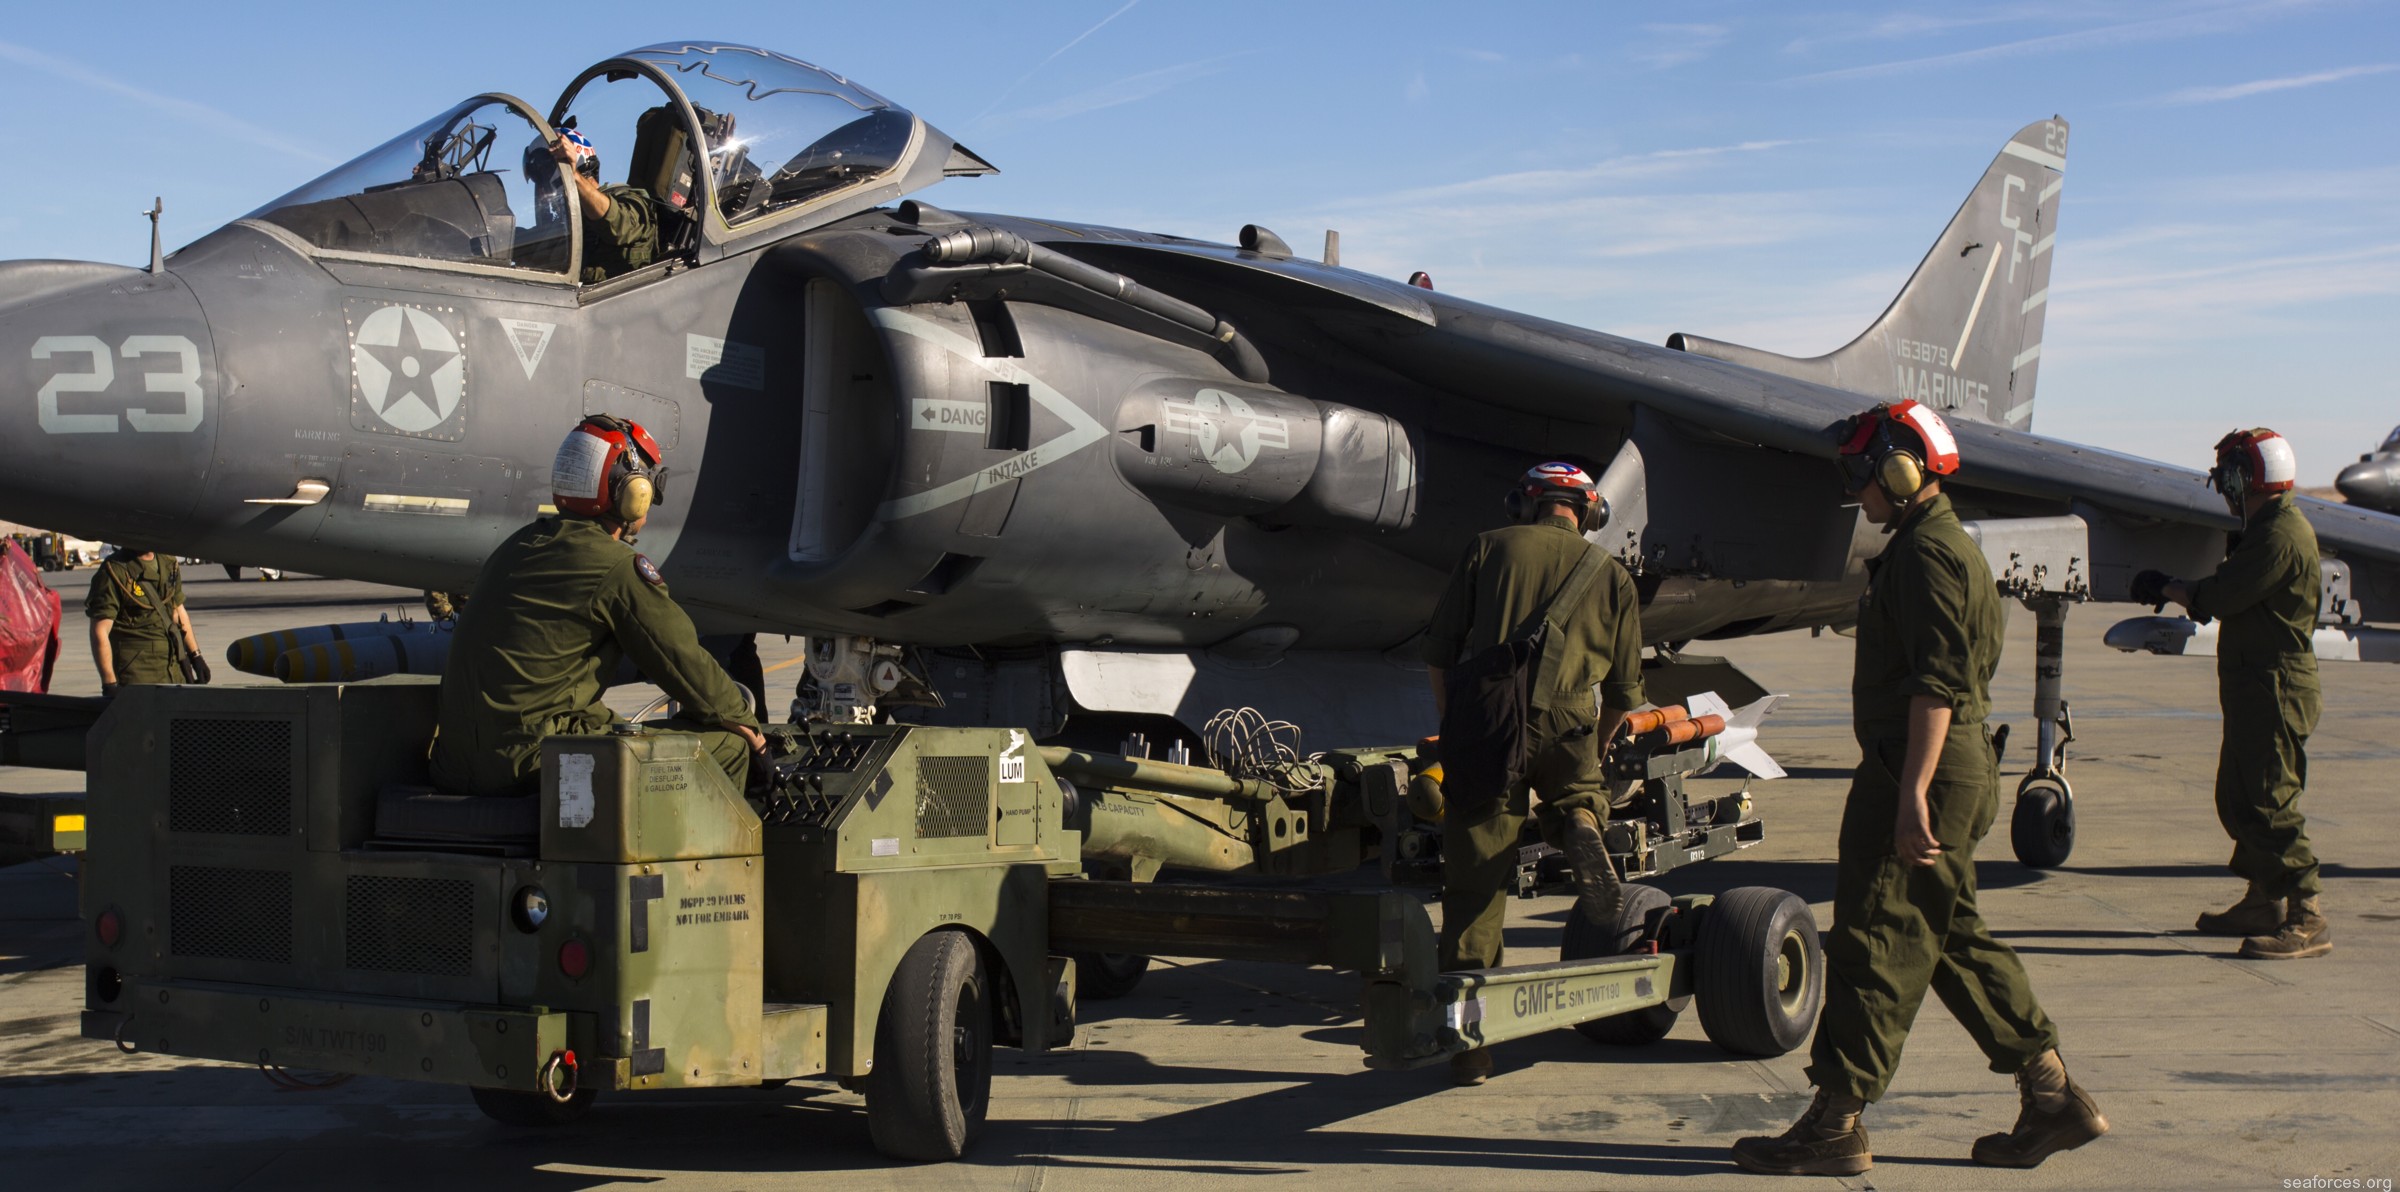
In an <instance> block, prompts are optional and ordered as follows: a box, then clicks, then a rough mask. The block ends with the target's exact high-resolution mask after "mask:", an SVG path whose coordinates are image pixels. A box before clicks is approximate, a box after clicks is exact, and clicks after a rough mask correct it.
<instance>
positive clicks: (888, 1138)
mask: <svg viewBox="0 0 2400 1192" xmlns="http://www.w3.org/2000/svg"><path fill="white" fill-rule="evenodd" d="M986 981H987V977H986V976H985V973H984V967H983V956H982V954H981V953H980V952H978V951H977V950H976V948H975V943H974V941H972V940H970V939H968V938H967V937H966V936H965V935H964V934H962V933H960V932H956V931H935V932H930V933H928V934H927V935H925V936H924V937H923V938H921V939H919V940H918V941H917V942H916V943H914V944H912V945H910V946H909V949H908V954H907V955H905V956H902V957H901V958H900V967H899V968H898V969H897V970H895V971H894V972H893V973H892V984H891V988H890V989H888V990H886V991H885V993H884V995H883V1015H882V1017H880V1018H878V1019H876V1021H875V1066H874V1068H873V1069H872V1070H871V1071H869V1072H868V1074H867V1079H866V1086H867V1087H866V1092H867V1133H868V1134H869V1135H871V1136H873V1138H874V1139H875V1149H876V1150H879V1151H882V1152H883V1153H884V1154H886V1155H890V1156H891V1157H893V1158H895V1159H915V1160H917V1161H919V1162H924V1163H946V1162H948V1161H950V1160H952V1159H956V1158H958V1157H959V1156H960V1155H962V1154H965V1153H966V1150H967V1147H968V1145H969V1144H971V1143H973V1142H974V1141H975V1136H976V1135H977V1134H979V1133H981V1132H982V1130H983V1117H984V1112H985V1111H986V1110H987V1109H988V1108H989V1107H990V1104H991V1094H992V998H991V992H990V990H989V989H987V988H986Z"/></svg>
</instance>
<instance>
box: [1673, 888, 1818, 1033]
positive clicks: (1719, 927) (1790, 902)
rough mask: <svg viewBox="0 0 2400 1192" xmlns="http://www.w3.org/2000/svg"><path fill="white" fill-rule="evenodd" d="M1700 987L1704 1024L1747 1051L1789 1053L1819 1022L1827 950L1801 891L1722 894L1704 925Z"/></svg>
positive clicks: (1695, 981)
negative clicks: (1818, 1011)
mask: <svg viewBox="0 0 2400 1192" xmlns="http://www.w3.org/2000/svg"><path fill="white" fill-rule="evenodd" d="M1693 951H1694V952H1695V953H1696V955H1695V956H1694V958H1693V967H1692V987H1693V989H1694V990H1695V991H1696V992H1697V993H1698V994H1699V997H1700V1026H1701V1027H1702V1029H1704V1030H1706V1031H1707V1032H1708V1037H1709V1039H1710V1040H1711V1041H1713V1042H1715V1043H1716V1045H1717V1046H1719V1047H1722V1048H1724V1049H1725V1050H1727V1051H1732V1052H1738V1053H1740V1054H1742V1055H1782V1054H1783V1053H1785V1052H1787V1051H1790V1050H1791V1049H1793V1048H1795V1047H1798V1046H1799V1045H1800V1044H1801V1043H1802V1042H1803V1041H1805V1040H1806V1039H1807V1038H1808V1033H1809V1031H1810V1030H1811V1029H1813V1028H1814V1027H1815V1026H1816V1022H1817V1010H1818V1008H1819V1007H1820V1006H1822V1005H1823V1004H1824V1001H1825V952H1824V949H1823V947H1822V946H1821V945H1819V944H1818V942H1817V921H1816V917H1815V916H1813V915H1811V914H1810V913H1809V910H1808V904H1807V903H1805V902H1802V901H1800V896H1799V895H1797V894H1792V893H1789V892H1787V891H1783V890H1777V889H1772V888H1770V887H1767V886H1743V887H1741V888H1740V889H1735V890H1727V891H1726V892H1724V893H1723V894H1719V895H1717V898H1716V901H1715V902H1713V903H1711V904H1709V907H1708V910H1707V914H1706V917H1705V918H1703V919H1702V920H1701V922H1700V938H1699V942H1698V946H1697V947H1696V948H1694V949H1693Z"/></svg>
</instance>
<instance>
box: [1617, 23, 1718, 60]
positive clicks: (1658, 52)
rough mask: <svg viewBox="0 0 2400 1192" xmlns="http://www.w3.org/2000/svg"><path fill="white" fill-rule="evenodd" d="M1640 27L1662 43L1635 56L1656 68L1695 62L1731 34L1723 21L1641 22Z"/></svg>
mask: <svg viewBox="0 0 2400 1192" xmlns="http://www.w3.org/2000/svg"><path fill="white" fill-rule="evenodd" d="M1642 31H1643V32H1645V33H1650V34H1653V35H1655V36H1656V37H1658V38H1659V39H1661V42H1662V44H1660V45H1658V46H1657V47H1655V48H1653V49H1648V50H1644V51H1641V52H1640V53H1638V54H1636V55H1635V56H1636V57H1638V58H1640V59H1641V60H1642V61H1644V62H1647V63H1649V64H1650V65H1652V66H1655V67H1657V68H1658V69H1660V70H1667V69H1670V68H1673V67H1677V66H1682V65H1684V64H1685V63H1689V62H1698V61H1699V60H1701V59H1702V58H1706V57H1708V56H1709V55H1710V54H1712V53H1714V52H1716V49H1717V47H1718V46H1721V45H1724V44H1725V39H1726V38H1728V37H1731V36H1732V35H1733V30H1732V29H1731V28H1729V27H1727V26H1724V25H1675V24H1650V25H1644V26H1642Z"/></svg>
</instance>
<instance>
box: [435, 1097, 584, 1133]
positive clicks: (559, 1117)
mask: <svg viewBox="0 0 2400 1192" xmlns="http://www.w3.org/2000/svg"><path fill="white" fill-rule="evenodd" d="M467 1091H468V1092H469V1093H472V1094H474V1097H475V1108H477V1109H480V1110H482V1111H483V1116H485V1117H488V1118H490V1119H492V1120H493V1121H495V1122H501V1123H504V1124H506V1125H511V1126H524V1127H527V1128H528V1129H535V1130H546V1129H549V1128H551V1127H553V1126H564V1125H567V1124H568V1123H571V1122H573V1121H574V1120H575V1119H577V1118H580V1117H582V1116H583V1115H584V1113H585V1111H587V1110H589V1109H591V1107H592V1098H594V1097H596V1096H598V1095H599V1093H600V1090H598V1089H577V1090H575V1091H574V1093H572V1094H571V1095H569V1096H568V1097H567V1100H566V1103H565V1104H563V1105H562V1104H560V1103H558V1102H556V1101H553V1100H551V1099H550V1098H548V1097H545V1096H543V1095H541V1094H540V1093H527V1092H520V1091H518V1090H516V1089H480V1088H470V1089H468V1090H467Z"/></svg>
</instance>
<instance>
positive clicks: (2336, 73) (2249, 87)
mask: <svg viewBox="0 0 2400 1192" xmlns="http://www.w3.org/2000/svg"><path fill="white" fill-rule="evenodd" d="M2394 70H2400V64H2395V63H2390V62H2380V63H2377V64H2375V65H2373V66H2345V67H2342V68H2341V69H2339V70H2321V71H2318V72H2317V73H2315V74H2304V75H2293V76H2291V77H2289V78H2282V79H2259V80H2256V81H2254V82H2248V83H2235V84H2233V85H2231V86H2227V87H2186V88H2184V89H2182V90H2180V91H2170V92H2168V93H2167V94H2165V95H2161V96H2159V97H2158V98H2157V99H2156V100H2153V101H2152V102H2154V103H2159V104H2169V105H2174V104H2195V103H2223V102H2225V101H2226V100H2229V99H2247V98H2249V97H2250V96H2253V95H2265V94H2268V93H2270V92H2274V91H2296V90H2298V89H2300V88H2302V87H2318V86H2322V85H2324V84H2326V83H2338V82H2341V81H2342V80H2344V79H2355V78H2360V77H2362V76H2365V75H2379V74H2387V73H2389V72H2391V71H2394Z"/></svg>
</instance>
